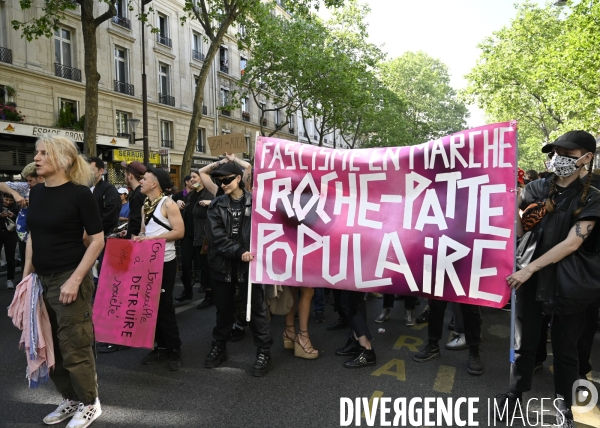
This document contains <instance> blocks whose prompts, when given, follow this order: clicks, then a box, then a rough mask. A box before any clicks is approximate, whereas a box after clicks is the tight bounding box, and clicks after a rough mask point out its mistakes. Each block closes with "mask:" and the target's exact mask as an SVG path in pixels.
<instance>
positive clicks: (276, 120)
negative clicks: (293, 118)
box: [275, 109, 281, 126]
mask: <svg viewBox="0 0 600 428" xmlns="http://www.w3.org/2000/svg"><path fill="white" fill-rule="evenodd" d="M280 123H281V116H280V112H279V109H277V110H275V126H279V124H280Z"/></svg>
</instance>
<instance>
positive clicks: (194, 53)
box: [192, 49, 204, 61]
mask: <svg viewBox="0 0 600 428" xmlns="http://www.w3.org/2000/svg"><path fill="white" fill-rule="evenodd" d="M192 58H194V59H197V60H198V61H204V54H203V53H202V52H200V51H197V50H194V49H192Z"/></svg>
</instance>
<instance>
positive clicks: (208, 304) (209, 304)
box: [198, 296, 215, 309]
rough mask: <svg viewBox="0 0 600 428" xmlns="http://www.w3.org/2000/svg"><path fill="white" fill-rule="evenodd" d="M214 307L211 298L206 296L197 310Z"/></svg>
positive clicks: (213, 301)
mask: <svg viewBox="0 0 600 428" xmlns="http://www.w3.org/2000/svg"><path fill="white" fill-rule="evenodd" d="M212 306H215V300H214V299H213V298H212V297H209V296H206V297H205V298H204V300H202V302H201V303H200V304H199V305H198V309H206V308H210V307H212Z"/></svg>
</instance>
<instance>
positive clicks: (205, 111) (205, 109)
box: [202, 105, 208, 115]
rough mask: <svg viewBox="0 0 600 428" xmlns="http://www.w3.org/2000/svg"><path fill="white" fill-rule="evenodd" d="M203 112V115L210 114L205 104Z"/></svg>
mask: <svg viewBox="0 0 600 428" xmlns="http://www.w3.org/2000/svg"><path fill="white" fill-rule="evenodd" d="M202 114H203V115H207V114H208V107H206V106H205V105H203V106H202Z"/></svg>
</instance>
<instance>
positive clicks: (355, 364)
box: [344, 346, 377, 369]
mask: <svg viewBox="0 0 600 428" xmlns="http://www.w3.org/2000/svg"><path fill="white" fill-rule="evenodd" d="M361 348H362V349H361V352H360V354H358V355H357V356H355V357H353V358H350V359H349V360H348V361H346V362H345V363H344V367H345V368H347V369H359V368H361V367H367V366H374V365H375V364H376V363H377V357H376V356H375V351H374V350H373V349H366V348H363V347H362V346H361Z"/></svg>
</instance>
